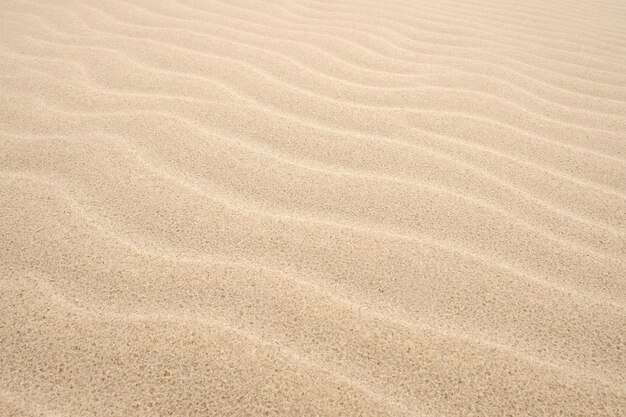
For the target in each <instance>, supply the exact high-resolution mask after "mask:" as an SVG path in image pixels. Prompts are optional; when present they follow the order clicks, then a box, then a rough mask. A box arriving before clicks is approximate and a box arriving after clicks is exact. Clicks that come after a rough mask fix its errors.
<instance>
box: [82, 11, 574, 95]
mask: <svg viewBox="0 0 626 417" xmlns="http://www.w3.org/2000/svg"><path fill="white" fill-rule="evenodd" d="M89 7H90V8H91V6H89ZM141 10H143V9H141ZM98 12H99V13H100V14H101V15H102V16H108V18H109V19H111V20H113V21H115V22H118V23H122V24H125V25H130V26H140V27H141V26H143V27H151V26H148V25H136V24H130V23H128V21H123V22H122V21H120V20H119V18H117V17H112V16H111V15H110V14H107V13H105V12H103V11H102V10H99V9H98ZM146 12H148V11H146ZM149 13H151V14H154V15H155V16H159V17H161V18H167V19H176V20H183V21H193V22H198V23H204V22H202V21H200V20H197V19H186V18H172V17H171V16H165V15H162V14H158V13H153V12H149ZM245 22H246V27H251V26H252V25H256V24H257V23H256V22H250V21H247V20H246V21H245ZM228 27H229V29H230V30H233V31H239V32H247V31H246V30H245V29H241V28H240V27H238V26H237V27H232V26H228ZM163 28H167V29H174V28H173V27H168V26H165V27H163ZM176 29H180V28H176ZM272 29H273V30H274V32H275V28H273V27H272ZM193 32H195V33H198V32H197V31H193ZM248 33H249V32H248ZM199 34H202V35H205V36H208V34H207V33H205V32H201V33H199ZM257 36H258V35H257ZM265 38H270V39H272V38H273V39H275V37H274V36H273V37H267V36H265ZM339 39H342V40H343V38H339ZM229 40H230V41H232V40H231V39H229ZM290 41H292V42H294V41H293V40H290ZM295 42H298V43H301V41H295ZM411 52H413V53H414V52H415V51H411ZM374 53H376V54H378V55H380V53H379V52H376V51H374ZM382 56H383V57H385V58H386V59H396V58H393V57H390V56H389V55H382ZM407 62H410V63H414V62H413V61H407ZM455 70H456V71H460V72H463V73H467V74H473V75H476V74H478V73H474V72H469V71H465V70H458V69H455ZM481 75H482V76H484V75H485V74H481ZM489 78H494V77H493V76H489ZM505 82H508V81H505ZM517 88H519V87H517ZM567 91H569V90H567ZM543 100H546V99H545V98H543Z"/></svg>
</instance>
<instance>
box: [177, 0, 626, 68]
mask: <svg viewBox="0 0 626 417" xmlns="http://www.w3.org/2000/svg"><path fill="white" fill-rule="evenodd" d="M260 1H261V2H263V3H264V4H268V5H270V4H272V3H265V2H264V0H260ZM176 3H177V4H182V3H181V2H180V1H177V2H176ZM222 4H224V5H225V6H227V3H222ZM316 4H317V7H318V8H317V9H316V8H313V7H310V6H306V5H303V4H300V3H297V2H292V3H290V4H289V6H290V7H291V8H287V7H285V6H281V5H279V4H272V6H273V8H274V9H278V10H281V11H283V12H285V13H287V14H289V15H290V16H292V17H295V18H297V19H299V21H298V22H294V21H293V19H292V20H291V21H290V20H289V19H288V18H282V17H277V16H275V15H273V14H269V13H263V12H261V11H260V10H257V9H255V10H252V9H250V11H251V12H252V11H253V12H255V13H259V14H263V15H264V16H266V17H267V18H274V19H280V20H283V21H284V22H285V23H287V24H288V23H290V22H291V23H292V24H294V23H297V24H298V25H299V26H300V25H303V26H304V25H312V24H318V25H319V26H320V27H337V28H339V27H342V26H341V24H344V23H347V24H353V25H354V24H358V25H359V26H365V27H370V28H373V29H383V30H385V31H389V32H391V33H393V34H394V35H397V36H398V37H402V38H404V39H406V40H409V41H411V42H412V43H416V42H420V43H424V44H427V45H439V46H444V47H449V48H460V49H472V48H475V47H474V46H468V45H466V44H465V42H466V41H467V39H471V40H474V41H477V42H480V43H483V44H488V45H493V47H494V49H496V50H499V49H500V48H502V47H504V48H509V49H510V48H517V47H518V44H519V43H522V45H524V46H526V47H528V46H531V47H535V48H537V47H540V48H544V49H548V50H551V51H556V52H561V53H567V54H573V55H576V56H578V57H579V58H580V57H588V56H589V52H588V51H584V53H583V52H581V51H580V50H579V49H580V48H581V47H582V46H586V47H587V48H593V49H597V50H599V51H601V53H600V55H598V54H597V53H596V54H593V55H592V56H593V57H594V58H595V59H596V60H597V61H598V62H609V61H606V60H605V59H604V58H606V57H607V54H608V55H609V56H611V57H613V58H618V57H621V56H622V55H620V54H619V53H616V52H614V51H613V50H611V49H602V48H598V47H593V46H592V45H585V44H583V43H574V44H573V46H572V47H571V49H563V48H559V47H556V46H551V45H547V44H545V42H544V43H539V42H541V41H545V40H553V38H552V37H541V36H539V38H540V41H539V42H537V41H536V40H535V41H534V42H533V41H525V40H523V39H520V36H519V35H520V34H519V33H517V35H518V36H517V37H516V36H512V35H511V36H509V35H503V34H502V33H498V38H495V37H494V33H493V29H494V28H493V26H491V27H490V28H491V29H492V30H491V31H489V30H485V29H477V28H475V27H468V26H467V25H464V24H462V23H458V22H457V23H455V25H454V28H457V29H459V28H463V29H466V30H467V29H469V30H471V31H472V33H473V34H475V33H476V32H478V33H481V34H484V37H478V36H475V35H474V36H472V35H470V34H468V33H467V32H465V33H464V35H463V36H461V35H457V34H455V33H454V31H453V30H447V31H446V30H444V29H441V28H439V29H435V28H433V27H432V23H433V22H435V23H440V21H438V20H436V19H432V18H430V19H429V18H427V17H426V14H425V13H424V11H425V8H424V7H420V16H415V15H412V14H410V13H400V12H394V11H391V10H386V11H385V12H386V13H391V14H393V15H394V16H397V17H401V18H403V19H406V18H410V19H411V20H412V21H413V22H415V23H413V22H412V23H406V22H404V21H401V20H397V19H392V18H388V17H383V15H381V13H380V11H379V13H377V14H376V13H373V14H371V13H363V12H355V11H347V10H341V11H336V10H333V11H330V10H328V11H327V13H328V15H327V16H326V17H325V18H322V17H320V16H314V15H310V14H307V12H312V13H313V14H315V13H317V14H319V12H320V10H323V9H321V8H319V5H320V4H323V3H320V2H316ZM228 5H230V4H228ZM337 6H339V5H337ZM184 7H186V8H188V9H192V10H198V11H204V12H205V13H208V10H206V9H197V8H192V7H191V6H189V5H187V4H185V5H184ZM341 7H348V6H347V5H342V6H341ZM293 8H296V9H297V10H294V9H293ZM366 8H367V9H369V10H372V9H374V8H375V7H373V6H372V7H370V6H364V5H360V6H359V9H366ZM302 10H304V11H302ZM413 11H414V10H413ZM331 14H332V16H330V15H331ZM337 15H341V16H342V17H341V18H339V17H336V16H337ZM362 17H365V18H368V19H369V20H370V21H371V20H375V21H377V22H381V23H380V24H373V23H365V22H364V21H363V19H361V18H362ZM446 18H447V19H449V16H446ZM303 20H304V21H308V22H320V23H302V21H303ZM466 21H467V20H466ZM329 22H331V23H329ZM423 22H425V23H426V25H428V26H429V27H424V25H422V23H423ZM474 23H476V22H474ZM344 27H345V25H344ZM399 27H401V28H403V29H406V30H408V31H410V32H413V33H426V34H433V35H436V36H437V37H441V36H445V37H446V39H448V40H450V38H452V39H455V40H461V41H462V42H461V43H444V42H443V41H439V42H440V43H435V42H433V41H429V40H425V39H420V38H411V37H409V36H407V35H405V34H404V33H401V32H399V31H398V28H399ZM499 29H501V28H499ZM363 33H369V32H363ZM503 38H504V39H510V40H513V41H515V42H516V43H517V45H516V44H512V43H506V42H502V41H501V39H503ZM570 43H571V41H570ZM515 52H522V51H521V50H519V51H518V50H516V51H515ZM523 53H524V54H526V55H529V56H532V57H537V58H540V59H546V58H547V57H546V56H545V55H541V54H538V53H537V52H535V51H532V50H529V51H523ZM550 59H554V60H555V61H556V62H561V63H564V64H568V65H573V66H580V67H583V68H589V69H593V70H598V71H606V72H608V73H611V74H615V75H620V76H621V75H622V73H621V72H619V71H613V70H607V69H602V68H596V67H592V66H591V65H590V64H589V63H584V64H583V63H580V62H577V61H576V60H574V61H563V60H559V59H556V58H550ZM585 64H586V65H585ZM612 64H613V65H616V64H615V63H614V62H612Z"/></svg>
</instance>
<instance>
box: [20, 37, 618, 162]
mask: <svg viewBox="0 0 626 417" xmlns="http://www.w3.org/2000/svg"><path fill="white" fill-rule="evenodd" d="M94 31H96V30H94ZM96 32H101V33H103V34H107V35H108V36H116V37H120V38H123V39H127V40H140V41H144V42H147V43H150V44H157V45H158V44H161V45H167V47H169V48H172V49H175V50H181V51H184V52H187V53H191V54H194V55H201V56H214V57H218V58H219V59H223V60H226V61H230V62H235V63H237V64H239V65H243V66H244V68H246V69H247V70H248V71H251V72H253V73H256V74H257V75H258V76H259V77H261V78H264V79H266V80H268V81H269V82H272V83H277V84H280V85H283V86H285V87H287V88H289V89H292V90H295V91H298V92H300V93H302V94H304V95H309V96H312V97H314V98H316V99H318V100H324V101H330V102H331V103H339V104H344V105H348V106H350V107H355V108H365V109H374V110H380V109H384V110H395V111H401V110H402V111H405V112H413V113H420V112H436V113H445V114H452V115H457V116H462V117H467V118H470V119H472V120H475V121H478V122H480V123H488V124H494V125H496V126H499V127H503V128H505V129H511V130H513V131H516V132H518V133H520V134H523V135H527V136H530V137H533V138H534V139H538V140H540V141H542V142H546V143H548V144H550V145H557V146H561V147H564V148H567V149H569V150H571V151H576V152H581V153H587V154H591V155H594V156H596V157H598V158H604V159H608V160H611V161H613V162H616V163H620V164H623V165H626V160H623V159H621V158H619V157H614V156H611V155H608V154H606V153H603V152H600V151H596V150H593V149H590V148H587V147H584V146H580V145H572V144H567V143H563V142H561V141H556V140H554V139H550V138H547V137H545V136H542V135H538V134H536V133H533V132H531V131H527V130H523V129H521V128H520V127H518V126H514V125H511V124H508V123H505V122H501V121H499V120H496V119H494V118H492V117H487V116H480V115H473V114H469V113H464V112H459V111H441V110H420V109H415V108H409V109H404V108H400V107H381V106H376V105H365V104H358V103H355V102H352V101H346V100H339V99H336V98H333V97H329V96H326V95H324V94H321V93H319V92H317V91H313V90H309V89H305V88H303V87H301V86H298V85H295V84H292V83H287V82H286V81H284V80H281V79H278V78H276V77H275V76H273V75H272V74H270V73H268V72H266V71H263V70H261V69H259V67H257V66H255V65H251V64H250V63H248V62H247V61H245V60H240V59H237V58H232V57H229V56H222V55H218V54H215V53H208V52H204V51H198V50H195V49H189V48H186V47H181V46H177V45H173V44H169V43H165V42H163V41H157V40H153V39H150V38H143V37H135V36H125V35H120V34H111V33H110V32H102V31H96ZM27 37H28V38H30V39H33V40H35V41H37V42H41V43H46V44H49V45H59V46H61V47H69V48H79V49H93V50H98V49H109V50H112V51H118V50H117V49H112V48H108V47H103V46H92V45H89V46H87V45H83V44H79V43H67V42H60V41H51V40H49V39H48V40H45V39H41V38H38V37H33V36H30V35H29V36H27ZM71 38H81V37H77V36H71ZM433 88H435V89H441V88H440V87H433ZM485 96H486V97H491V96H490V95H485ZM329 105H331V106H332V104H329ZM511 105H513V104H511ZM514 106H517V105H514ZM518 107H520V108H521V109H522V110H523V111H527V109H525V108H524V107H521V106H518Z"/></svg>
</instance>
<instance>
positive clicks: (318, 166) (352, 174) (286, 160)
mask: <svg viewBox="0 0 626 417" xmlns="http://www.w3.org/2000/svg"><path fill="white" fill-rule="evenodd" d="M104 91H107V92H109V90H104ZM119 94H124V93H119ZM124 95H129V96H133V94H130V93H127V94H124ZM140 96H148V97H150V96H153V95H151V94H141V95H140ZM156 96H157V97H166V96H164V95H156ZM200 102H201V103H202V102H204V103H206V102H205V101H200ZM57 113H58V111H57ZM64 114H67V113H64ZM72 114H73V113H72ZM115 114H116V113H115V112H107V113H97V114H94V117H99V116H101V115H104V116H108V115H115ZM142 114H156V113H155V112H145V111H125V112H124V114H123V115H124V116H132V115H138V116H140V115H142ZM120 115H122V114H120ZM158 115H159V116H160V117H164V118H167V119H169V120H173V121H175V122H176V123H180V124H183V125H185V126H186V127H189V128H191V129H193V130H195V131H197V132H198V134H199V135H201V136H205V135H210V136H212V137H216V138H218V139H219V140H221V141H225V142H228V143H230V144H234V145H235V146H237V147H240V148H242V149H245V150H247V151H249V152H253V153H254V154H256V155H259V156H261V157H263V158H267V159H270V160H271V161H275V162H277V163H279V164H283V165H287V166H291V167H295V168H296V169H304V170H307V171H313V172H319V173H323V174H326V175H331V176H335V177H349V178H359V179H365V180H368V181H378V182H388V183H394V184H401V185H408V186H415V187H418V188H422V189H426V190H429V191H432V192H435V193H437V194H442V195H444V196H450V197H455V198H459V199H462V200H463V201H465V202H467V203H468V204H471V205H473V206H476V207H480V208H482V209H486V210H488V211H490V212H492V213H497V214H499V215H500V216H501V217H502V218H504V219H506V220H507V221H509V222H510V223H512V224H515V225H517V226H521V227H523V228H524V229H526V230H528V231H532V232H534V233H537V234H538V235H540V236H542V237H544V238H547V239H549V240H550V241H552V242H554V243H556V244H559V245H563V246H566V247H568V248H569V249H571V250H574V251H577V252H579V253H581V254H583V255H592V256H595V257H598V258H600V259H606V260H611V261H615V262H620V261H621V259H619V258H615V257H613V256H611V255H609V254H607V253H600V252H597V251H596V250H595V249H593V248H591V247H589V246H587V245H584V244H579V243H576V242H574V241H571V240H569V239H566V238H562V237H559V236H557V235H555V234H553V233H551V232H550V231H547V230H545V229H543V228H541V227H538V226H536V225H534V224H532V223H529V222H527V221H525V220H523V219H521V218H519V217H517V216H516V215H514V214H513V213H512V212H510V211H507V210H506V209H503V208H502V207H500V206H498V205H497V204H492V203H490V202H488V201H485V200H482V199H480V198H476V197H473V196H471V195H469V194H467V193H462V192H457V191H455V190H453V189H450V188H447V187H445V186H438V185H434V184H430V183H426V182H422V181H417V180H415V179H412V178H405V177H398V176H393V175H386V174H380V173H376V172H370V171H367V170H355V169H347V168H344V167H341V166H336V165H326V164H322V163H319V162H310V161H306V160H300V159H294V158H293V157H290V156H288V155H286V154H285V153H276V151H274V150H273V149H271V148H269V147H267V146H265V145H259V144H257V143H251V142H249V141H246V140H242V139H240V138H238V137H237V138H236V137H230V136H225V135H223V134H220V133H217V132H214V131H211V130H208V128H207V127H206V126H203V125H201V124H198V123H197V122H196V121H194V120H192V119H189V118H186V117H183V116H181V115H178V114H171V113H169V112H162V113H158ZM0 134H2V135H5V136H12V137H21V138H23V139H28V138H27V137H24V136H21V135H15V134H13V133H9V132H6V131H0ZM34 136H36V137H40V138H47V139H49V138H52V137H65V136H63V135H62V136H56V135H54V136H53V135H29V137H30V138H32V137H34ZM107 136H108V137H111V138H113V137H114V135H113V136H111V135H109V134H107ZM131 136H132V135H131ZM117 142H118V143H119V144H120V145H121V146H124V144H123V142H121V141H119V140H118V141H117Z"/></svg>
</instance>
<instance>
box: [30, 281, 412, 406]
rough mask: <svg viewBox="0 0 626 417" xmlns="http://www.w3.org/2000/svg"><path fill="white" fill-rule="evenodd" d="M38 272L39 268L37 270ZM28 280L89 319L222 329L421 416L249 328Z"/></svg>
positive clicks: (51, 298) (60, 304)
mask: <svg viewBox="0 0 626 417" xmlns="http://www.w3.org/2000/svg"><path fill="white" fill-rule="evenodd" d="M37 272H38V273H41V271H37ZM28 276H29V277H30V278H31V279H34V280H36V281H37V283H38V285H39V286H42V287H44V289H45V290H39V292H40V294H41V296H42V297H44V298H45V299H48V300H49V301H50V302H53V303H54V304H56V305H57V306H58V307H59V308H61V309H63V310H65V311H67V312H69V313H71V314H73V315H76V316H81V317H83V318H85V319H91V320H96V321H102V322H119V321H121V322H130V323H135V322H147V323H171V324H173V325H176V326H180V325H182V324H184V325H188V326H201V327H210V328H212V329H213V330H215V331H220V332H225V333H227V334H229V335H231V336H235V337H236V338H239V339H241V338H243V339H244V340H246V341H247V342H249V343H253V344H255V345H257V346H260V347H262V348H269V350H270V351H271V352H273V354H277V353H276V352H278V354H279V355H280V356H282V357H283V359H285V360H287V361H288V362H289V363H291V364H293V365H294V366H297V367H299V368H300V369H304V370H303V372H305V373H308V372H311V371H314V370H321V371H322V373H323V374H326V375H328V376H329V377H330V379H331V380H334V381H336V382H340V383H345V384H347V385H348V386H351V387H353V388H355V389H356V390H358V391H361V392H362V393H364V394H365V395H366V396H367V397H370V398H372V399H374V400H375V401H378V402H381V403H383V404H385V405H386V406H389V407H390V408H392V409H396V410H403V411H404V412H410V413H411V415H420V416H423V415H424V414H423V413H421V412H420V413H419V414H415V413H417V410H415V409H413V408H411V407H409V406H407V405H406V404H404V403H402V402H400V401H398V400H397V399H395V398H393V397H391V396H390V395H388V394H385V393H382V392H380V391H379V390H376V389H374V387H372V386H370V385H368V384H366V383H364V382H363V381H360V380H358V379H356V378H354V377H353V376H350V375H347V374H344V373H342V372H338V371H337V370H336V368H332V367H329V366H326V365H325V364H324V363H322V362H321V361H319V360H318V361H312V360H310V359H307V358H306V357H305V356H303V355H302V354H301V353H299V352H297V351H295V350H294V349H292V348H290V347H288V346H285V345H284V344H279V343H275V342H274V341H272V340H267V339H265V338H263V337H261V336H259V335H258V334H255V333H253V332H251V331H250V330H247V329H244V328H241V327H237V326H235V325H233V324H231V323H227V322H226V321H224V320H212V319H209V318H206V317H205V316H186V315H182V314H173V313H158V312H157V313H150V314H146V313H143V314H142V313H117V312H112V311H108V310H107V309H105V308H103V309H101V310H99V309H92V308H89V309H88V308H85V307H82V306H79V305H77V304H76V303H74V302H73V301H70V300H69V299H68V298H66V297H65V296H63V295H61V294H59V293H58V292H57V291H56V290H55V289H54V288H53V287H52V285H50V284H49V283H48V282H46V281H45V280H44V279H42V278H39V277H37V276H36V275H35V274H33V273H32V272H31V273H29V274H28Z"/></svg>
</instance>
